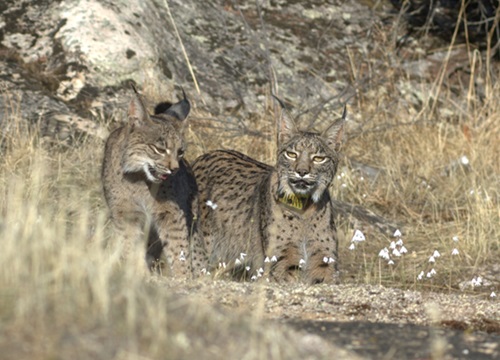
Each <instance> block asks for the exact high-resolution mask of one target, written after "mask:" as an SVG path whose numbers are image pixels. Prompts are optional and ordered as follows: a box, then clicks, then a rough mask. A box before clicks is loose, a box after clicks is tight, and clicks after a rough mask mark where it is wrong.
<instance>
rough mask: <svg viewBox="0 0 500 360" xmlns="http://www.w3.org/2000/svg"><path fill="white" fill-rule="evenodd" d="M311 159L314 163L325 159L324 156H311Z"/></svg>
mask: <svg viewBox="0 0 500 360" xmlns="http://www.w3.org/2000/svg"><path fill="white" fill-rule="evenodd" d="M312 161H313V162H315V163H316V164H323V163H324V162H325V161H326V156H313V158H312Z"/></svg>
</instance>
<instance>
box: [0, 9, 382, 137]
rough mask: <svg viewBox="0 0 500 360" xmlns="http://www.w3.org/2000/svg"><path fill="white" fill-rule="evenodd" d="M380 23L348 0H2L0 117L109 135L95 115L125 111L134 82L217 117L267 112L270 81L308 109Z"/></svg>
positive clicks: (340, 78)
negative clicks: (180, 94)
mask: <svg viewBox="0 0 500 360" xmlns="http://www.w3.org/2000/svg"><path fill="white" fill-rule="evenodd" d="M244 4H245V5H244ZM373 21H374V18H373V17H372V16H371V12H370V10H369V9H368V8H367V7H365V6H363V5H360V4H357V3H351V2H348V3H346V2H340V1H329V2H323V1H309V2H304V4H302V3H301V2H296V1H289V0H281V1H280V0H275V1H270V2H262V4H261V7H260V8H259V7H257V6H256V4H255V3H253V2H252V3H248V4H247V2H242V4H238V2H237V1H227V0H226V1H222V0H219V1H210V2H204V1H196V0H187V1H186V0H183V1H179V0H169V1H164V0H156V1H154V0H131V1H125V0H117V1H107V0H66V1H51V0H44V1H36V2H30V1H24V0H5V1H3V2H2V4H0V44H1V45H0V59H1V60H2V62H1V63H0V86H1V91H2V96H1V97H0V114H2V118H4V119H5V117H6V115H9V114H11V113H12V112H13V111H14V112H16V111H18V113H19V114H20V115H21V116H22V117H23V118H25V119H30V120H32V121H37V122H39V123H40V124H41V125H42V128H43V129H46V130H47V131H48V132H49V133H50V132H51V131H55V130H57V131H60V130H61V128H65V127H67V126H70V128H76V129H80V128H85V127H86V128H87V131H90V132H91V133H92V132H93V133H96V134H101V135H102V134H103V132H102V131H101V130H99V128H98V126H97V125H96V124H97V123H98V120H99V119H100V118H102V117H110V116H116V115H117V109H121V108H122V107H123V104H124V102H125V101H126V98H127V96H124V95H125V94H128V92H129V87H128V85H127V84H128V82H130V81H132V82H134V83H136V84H138V85H139V86H140V87H142V88H143V89H146V90H147V92H148V93H152V94H156V96H157V97H158V98H159V99H160V98H162V99H165V98H166V99H171V98H172V96H173V95H172V94H173V90H174V86H175V85H180V86H183V87H184V89H186V90H187V92H188V93H189V94H190V97H191V98H192V99H193V102H194V103H196V104H197V105H198V106H199V107H201V106H202V107H203V108H204V109H206V110H207V111H209V112H210V113H211V114H213V115H219V114H223V113H228V112H230V113H231V114H232V115H236V116H239V117H240V118H243V119H244V118H246V117H247V116H248V114H258V113H261V112H262V109H263V107H264V106H265V102H266V101H265V99H266V95H268V94H269V92H270V83H271V78H274V79H275V80H276V81H277V84H279V91H280V92H281V93H282V94H283V95H282V96H284V97H285V99H287V100H289V101H290V102H291V103H293V104H295V105H296V106H299V107H300V106H303V105H304V102H305V101H306V99H307V102H309V103H310V102H315V103H316V102H319V101H320V100H326V99H330V98H332V97H335V96H338V95H339V94H341V93H342V91H345V90H346V89H347V88H348V87H349V83H350V74H349V58H348V56H347V54H346V49H347V48H349V49H351V50H352V49H356V48H360V49H361V48H363V47H366V46H369V39H367V38H366V37H365V36H364V33H365V31H366V28H367V26H370V24H372V23H373ZM190 68H191V69H192V73H191V71H190ZM195 83H196V84H195ZM197 87H199V92H198V90H197ZM344 100H345V99H344ZM13 104H17V105H13ZM335 107H336V108H338V107H339V104H338V103H337V104H335ZM16 109H17V110H16ZM120 111H121V110H120ZM82 124H83V125H82ZM65 134H66V135H69V134H71V131H66V132H65Z"/></svg>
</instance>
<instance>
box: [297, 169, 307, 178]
mask: <svg viewBox="0 0 500 360" xmlns="http://www.w3.org/2000/svg"><path fill="white" fill-rule="evenodd" d="M295 172H296V173H297V174H298V175H299V176H300V177H305V176H306V175H307V174H309V170H306V169H297V170H296V171H295Z"/></svg>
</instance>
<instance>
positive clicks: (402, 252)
mask: <svg viewBox="0 0 500 360" xmlns="http://www.w3.org/2000/svg"><path fill="white" fill-rule="evenodd" d="M399 252H400V253H401V254H406V253H407V252H408V249H407V248H406V247H405V246H404V245H403V246H401V249H399Z"/></svg>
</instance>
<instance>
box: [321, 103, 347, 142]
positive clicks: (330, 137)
mask: <svg viewBox="0 0 500 360" xmlns="http://www.w3.org/2000/svg"><path fill="white" fill-rule="evenodd" d="M346 116H347V107H346V106H345V105H344V110H343V111H342V117H341V118H340V119H338V120H336V121H335V122H334V123H333V124H332V125H330V126H329V127H328V128H327V129H326V130H325V131H323V134H321V136H322V137H323V138H324V139H325V140H326V143H327V144H328V147H330V149H333V150H335V151H339V150H340V147H341V145H342V138H343V136H344V123H345V119H346Z"/></svg>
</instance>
